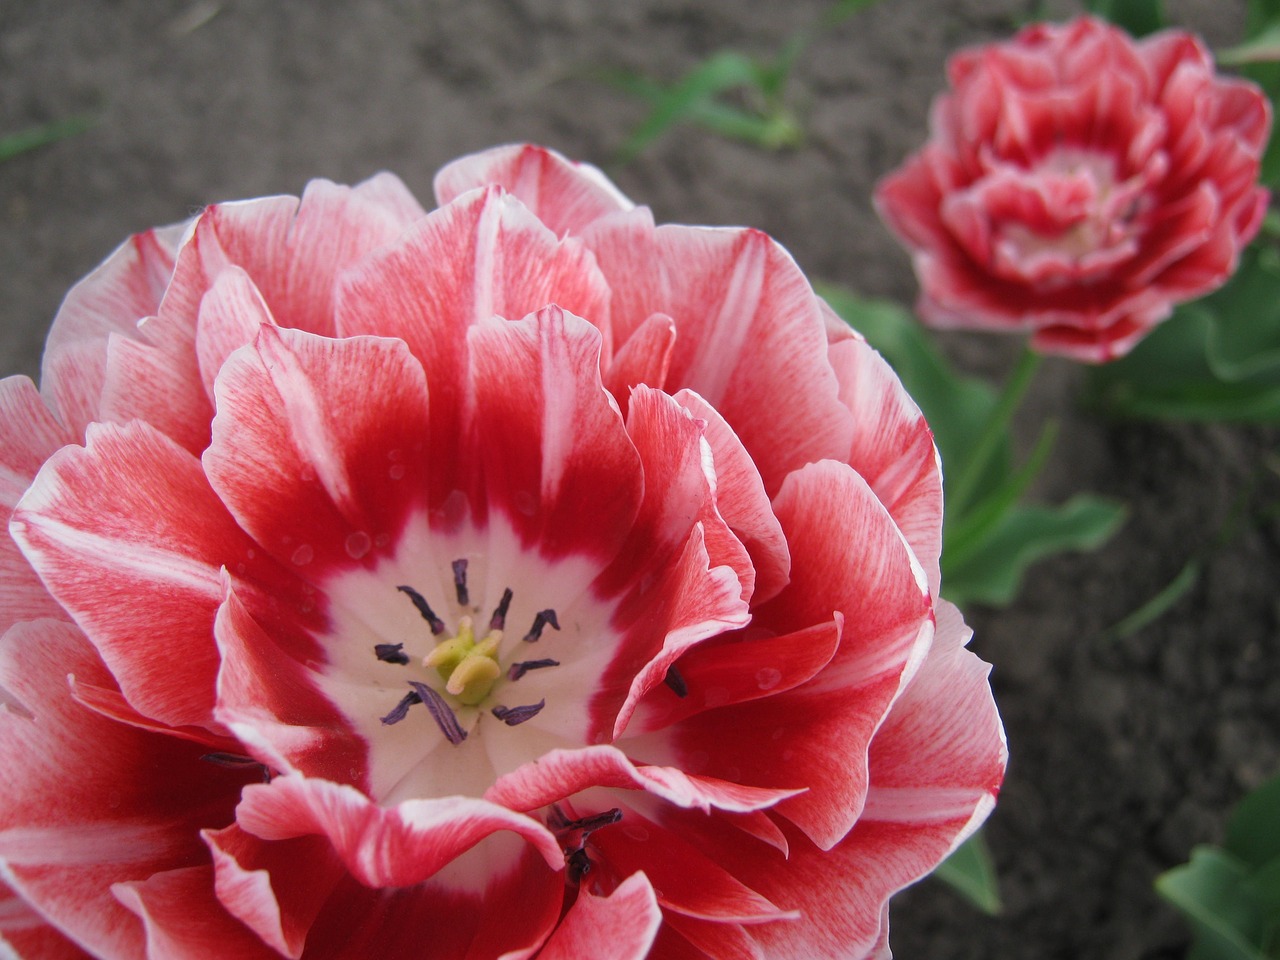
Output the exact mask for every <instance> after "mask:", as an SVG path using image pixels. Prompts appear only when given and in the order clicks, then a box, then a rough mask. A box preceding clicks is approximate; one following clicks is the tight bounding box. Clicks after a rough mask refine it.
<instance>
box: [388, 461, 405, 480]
mask: <svg viewBox="0 0 1280 960" xmlns="http://www.w3.org/2000/svg"><path fill="white" fill-rule="evenodd" d="M404 474H405V466H404V464H403V463H393V464H392V465H391V466H390V467H388V468H387V476H389V477H390V478H391V479H392V480H403V479H404Z"/></svg>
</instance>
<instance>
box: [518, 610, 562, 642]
mask: <svg viewBox="0 0 1280 960" xmlns="http://www.w3.org/2000/svg"><path fill="white" fill-rule="evenodd" d="M547 624H551V626H553V627H555V628H556V629H557V630H559V629H560V621H559V620H557V619H556V612H555V611H554V610H550V609H547V610H539V611H538V613H537V614H536V615H535V616H534V618H533V626H532V627H530V628H529V632H528V633H526V634H525V635H524V638H523V639H524V642H525V643H537V642H538V641H539V640H541V639H542V628H543V627H545V626H546V625H547Z"/></svg>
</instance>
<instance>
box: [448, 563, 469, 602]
mask: <svg viewBox="0 0 1280 960" xmlns="http://www.w3.org/2000/svg"><path fill="white" fill-rule="evenodd" d="M452 566H453V589H454V590H455V591H456V592H457V594H458V605H459V606H463V607H465V606H466V605H467V604H469V603H470V602H471V595H470V594H469V593H467V561H466V560H465V559H463V560H455V561H453V564H452Z"/></svg>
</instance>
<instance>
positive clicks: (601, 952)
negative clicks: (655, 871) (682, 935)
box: [538, 873, 662, 960]
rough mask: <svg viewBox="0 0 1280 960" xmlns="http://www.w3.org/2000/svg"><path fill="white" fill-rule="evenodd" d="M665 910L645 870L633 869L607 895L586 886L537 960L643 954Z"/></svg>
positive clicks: (640, 958) (631, 958)
mask: <svg viewBox="0 0 1280 960" xmlns="http://www.w3.org/2000/svg"><path fill="white" fill-rule="evenodd" d="M661 924H662V911H661V910H659V909H658V901H657V899H656V898H655V897H654V894H653V887H652V886H651V885H650V883H649V880H648V878H647V877H646V876H645V875H644V874H643V873H633V874H632V875H631V876H629V877H628V878H627V879H626V880H624V881H622V883H620V884H619V885H618V887H617V888H616V889H615V890H614V891H613V892H612V893H610V894H609V895H608V896H607V897H597V896H595V895H594V894H592V893H591V892H590V891H589V890H587V889H585V888H583V889H582V890H581V891H580V892H579V893H578V899H577V901H576V902H575V903H574V905H573V907H572V908H570V910H569V912H568V913H567V914H566V915H565V918H564V919H563V920H562V921H560V925H559V926H558V927H556V932H555V933H553V934H552V935H551V939H550V940H548V941H547V942H546V944H545V945H544V946H543V948H542V951H541V952H540V953H539V954H538V960H585V958H588V957H590V958H591V960H644V958H645V957H646V956H648V955H649V947H650V946H651V945H652V943H653V938H654V937H655V936H657V933H658V927H659V926H661Z"/></svg>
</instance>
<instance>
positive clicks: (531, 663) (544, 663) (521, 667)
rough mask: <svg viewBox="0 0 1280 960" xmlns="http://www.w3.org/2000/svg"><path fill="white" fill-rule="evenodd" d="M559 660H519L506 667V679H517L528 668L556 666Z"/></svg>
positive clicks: (538, 668) (537, 668)
mask: <svg viewBox="0 0 1280 960" xmlns="http://www.w3.org/2000/svg"><path fill="white" fill-rule="evenodd" d="M558 666H560V661H559V660H551V659H547V660H521V661H520V662H519V663H513V664H512V665H511V666H510V667H509V668H508V669H507V679H508V680H519V679H520V678H521V677H523V676H524V675H525V674H526V673H528V672H529V671H530V670H541V669H542V668H543V667H558Z"/></svg>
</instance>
